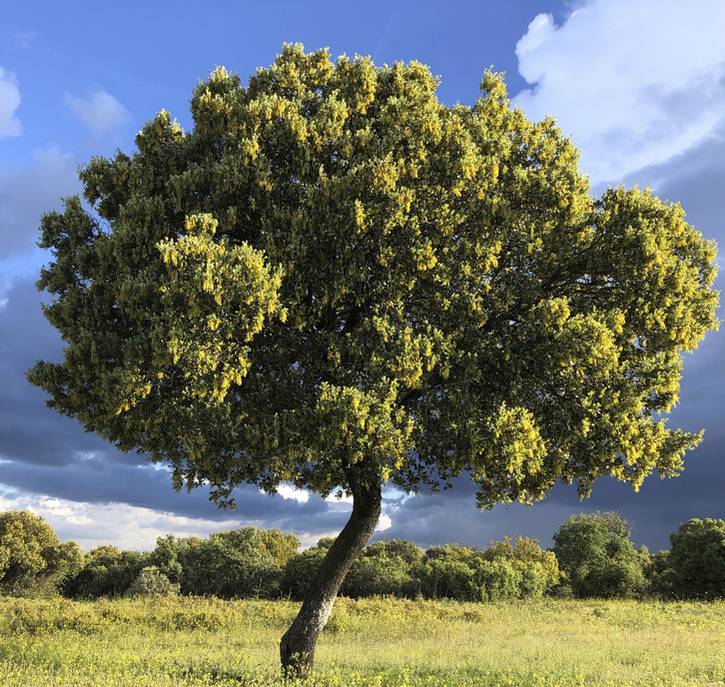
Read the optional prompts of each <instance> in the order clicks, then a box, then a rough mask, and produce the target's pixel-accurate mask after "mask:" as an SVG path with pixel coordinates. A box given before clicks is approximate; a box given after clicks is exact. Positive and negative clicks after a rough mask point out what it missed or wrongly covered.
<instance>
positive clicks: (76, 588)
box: [63, 546, 148, 599]
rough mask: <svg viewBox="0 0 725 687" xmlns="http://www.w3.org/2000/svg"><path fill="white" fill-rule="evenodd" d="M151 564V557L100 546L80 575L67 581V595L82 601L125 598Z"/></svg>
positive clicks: (86, 560) (65, 592) (88, 555)
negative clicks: (122, 596) (149, 562)
mask: <svg viewBox="0 0 725 687" xmlns="http://www.w3.org/2000/svg"><path fill="white" fill-rule="evenodd" d="M147 564H148V555H147V554H143V553H139V552H138V551H119V550H118V549H117V548H116V547H115V546H99V547H97V548H95V549H93V550H92V551H90V552H89V553H88V554H87V556H86V558H85V562H84V565H83V568H82V569H81V570H80V571H79V572H78V574H77V575H75V576H74V577H71V578H69V579H68V580H67V581H66V583H65V585H64V588H63V591H64V594H66V595H67V596H70V597H72V598H78V599H95V598H98V597H100V596H110V597H114V596H121V595H123V594H125V593H126V592H127V591H128V589H129V587H130V586H131V584H132V583H133V581H134V580H135V579H136V578H137V577H138V575H139V573H140V572H141V570H142V569H143V568H144V567H146V565H147Z"/></svg>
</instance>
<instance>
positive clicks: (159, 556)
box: [150, 527, 299, 598]
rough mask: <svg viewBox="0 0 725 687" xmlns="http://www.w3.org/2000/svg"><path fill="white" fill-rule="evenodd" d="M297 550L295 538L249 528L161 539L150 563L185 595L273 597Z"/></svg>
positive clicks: (297, 545) (290, 535)
mask: <svg viewBox="0 0 725 687" xmlns="http://www.w3.org/2000/svg"><path fill="white" fill-rule="evenodd" d="M298 547H299V541H298V540H297V537H295V536H294V535H292V534H283V533H282V532H280V531H279V530H257V529H255V528H253V527H245V528H242V529H239V530H231V531H227V532H217V533H215V534H212V535H211V536H210V537H209V538H208V539H198V538H194V537H190V538H188V539H175V538H174V537H171V536H170V537H162V538H160V539H159V540H158V541H157V544H156V548H155V550H154V551H153V552H152V553H151V555H150V560H151V561H152V562H153V564H154V565H155V566H157V567H158V568H159V570H160V571H161V572H162V573H163V574H164V575H166V576H167V577H168V578H169V580H171V581H172V582H174V583H178V584H180V587H181V591H182V592H183V593H184V594H196V595H212V596H219V597H222V598H237V597H263V598H270V597H273V596H276V595H277V593H278V591H279V583H280V580H281V577H282V571H283V568H284V566H285V564H286V563H287V560H288V559H289V557H290V556H291V555H292V554H293V553H294V552H296V551H297V548H298Z"/></svg>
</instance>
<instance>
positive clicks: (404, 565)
mask: <svg viewBox="0 0 725 687" xmlns="http://www.w3.org/2000/svg"><path fill="white" fill-rule="evenodd" d="M412 591H413V578H412V576H411V574H410V564H409V563H408V562H407V561H406V560H405V559H403V558H399V557H397V556H394V557H390V556H387V555H377V554H374V555H368V554H365V555H363V556H361V557H360V558H358V559H357V560H356V561H355V562H354V563H353V564H352V566H351V567H350V572H349V573H348V574H347V577H346V578H345V582H344V583H343V586H342V594H343V595H344V596H349V597H352V598H360V597H366V596H386V595H394V596H399V597H405V596H409V595H410V594H411V592H412Z"/></svg>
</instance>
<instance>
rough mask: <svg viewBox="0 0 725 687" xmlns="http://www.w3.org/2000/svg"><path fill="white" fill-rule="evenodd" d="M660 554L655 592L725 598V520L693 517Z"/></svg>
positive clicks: (672, 537)
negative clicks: (669, 546)
mask: <svg viewBox="0 0 725 687" xmlns="http://www.w3.org/2000/svg"><path fill="white" fill-rule="evenodd" d="M670 541H671V542H672V549H671V550H670V551H669V553H667V552H662V553H660V554H659V556H658V559H657V562H656V573H655V584H654V586H655V591H657V592H659V593H660V594H662V595H664V596H670V597H674V598H679V599H717V598H725V520H722V519H718V518H703V519H699V518H693V519H692V520H689V521H688V522H686V523H684V524H683V525H681V526H680V528H679V529H678V530H677V531H676V532H674V533H673V534H672V535H671V536H670Z"/></svg>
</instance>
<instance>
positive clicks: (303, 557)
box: [280, 538, 332, 600]
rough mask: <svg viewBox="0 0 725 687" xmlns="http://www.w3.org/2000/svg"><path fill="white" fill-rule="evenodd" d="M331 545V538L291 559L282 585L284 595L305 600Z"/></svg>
mask: <svg viewBox="0 0 725 687" xmlns="http://www.w3.org/2000/svg"><path fill="white" fill-rule="evenodd" d="M331 543H332V542H330V541H329V538H324V539H321V540H320V541H319V542H318V543H317V546H312V547H310V548H309V549H305V550H304V551H302V552H300V553H297V554H295V555H293V556H291V557H290V558H289V560H288V561H287V565H286V566H285V569H284V573H283V575H282V581H281V584H280V589H281V591H282V594H283V595H285V596H289V597H290V598H292V599H297V600H302V599H304V598H305V596H306V595H307V592H308V591H309V590H310V587H311V585H312V583H313V582H314V581H315V576H316V575H317V572H318V571H319V569H320V566H321V565H322V561H323V559H324V558H325V555H326V554H327V550H328V549H329V548H330V546H331Z"/></svg>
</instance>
